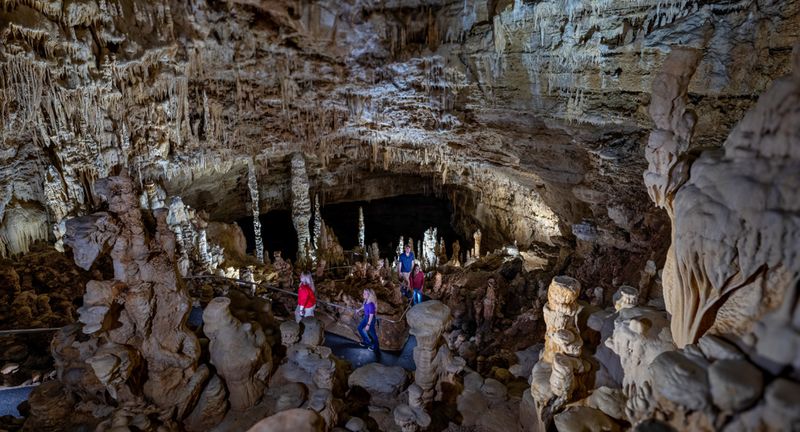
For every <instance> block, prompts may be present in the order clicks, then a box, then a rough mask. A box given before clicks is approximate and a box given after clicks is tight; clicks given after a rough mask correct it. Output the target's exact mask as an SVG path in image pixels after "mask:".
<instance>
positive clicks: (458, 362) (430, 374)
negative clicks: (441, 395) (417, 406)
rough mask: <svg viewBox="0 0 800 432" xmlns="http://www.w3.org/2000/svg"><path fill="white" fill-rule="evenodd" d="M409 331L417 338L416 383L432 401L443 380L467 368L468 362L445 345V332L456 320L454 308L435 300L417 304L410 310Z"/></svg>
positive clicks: (428, 400) (427, 398)
mask: <svg viewBox="0 0 800 432" xmlns="http://www.w3.org/2000/svg"><path fill="white" fill-rule="evenodd" d="M406 319H407V321H408V325H409V332H410V333H411V334H412V335H414V336H415V337H416V340H417V346H416V347H414V364H415V365H416V370H415V371H414V383H415V384H416V385H417V386H419V388H420V389H421V390H422V395H421V397H422V400H423V401H425V403H427V402H430V401H432V400H433V399H434V398H435V397H436V395H437V392H438V386H439V385H440V383H441V382H442V381H443V380H447V379H451V380H452V379H453V377H454V375H455V374H457V373H458V372H459V371H460V370H461V369H462V368H463V367H464V361H463V359H460V358H458V357H454V356H453V354H452V353H451V352H450V350H449V349H448V348H447V345H445V344H443V340H442V333H443V332H444V330H445V329H447V327H448V325H449V324H450V320H451V319H452V318H451V316H450V308H448V307H447V306H446V305H444V304H443V303H441V302H439V301H436V300H431V301H426V302H422V303H419V304H417V305H416V306H414V307H413V308H411V310H409V311H408V315H407V318H406Z"/></svg>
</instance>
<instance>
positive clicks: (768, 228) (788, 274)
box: [645, 49, 800, 346]
mask: <svg viewBox="0 0 800 432" xmlns="http://www.w3.org/2000/svg"><path fill="white" fill-rule="evenodd" d="M700 59H701V56H700V53H699V52H697V51H694V50H677V49H676V50H673V52H671V53H670V55H669V57H668V59H667V61H666V62H665V63H664V69H663V70H662V72H661V73H660V74H659V76H658V78H657V80H656V83H655V84H654V86H655V87H654V89H656V90H654V93H653V100H652V103H651V108H650V113H651V115H652V117H653V120H654V121H655V124H656V127H657V130H655V131H654V132H653V133H652V134H651V136H650V143H649V144H648V149H647V153H646V154H647V157H648V160H650V167H649V169H648V172H647V173H646V174H645V183H646V184H648V185H650V194H651V197H652V198H653V199H654V201H655V202H656V204H658V205H660V206H663V207H665V208H666V209H667V210H668V213H669V215H670V218H671V220H672V245H671V247H670V250H669V251H668V253H667V260H666V264H665V267H664V276H663V279H664V299H665V301H666V305H667V309H668V310H669V311H670V313H671V314H672V316H673V320H672V334H673V337H674V338H675V341H676V343H677V344H678V345H679V346H683V345H685V344H688V343H692V342H695V341H696V340H697V338H698V337H700V336H701V335H702V334H703V333H704V332H706V331H707V330H709V329H711V331H713V332H717V333H727V334H733V335H739V336H743V335H744V334H746V333H748V332H750V331H752V330H753V323H754V322H755V321H757V320H758V319H759V318H760V317H761V316H763V315H764V313H765V312H767V311H769V310H770V309H774V308H775V307H776V306H777V305H778V304H780V302H781V299H783V298H784V296H785V295H786V293H787V292H789V291H790V290H791V289H792V287H793V286H794V285H795V284H796V283H797V280H798V277H800V267H798V265H797V260H794V259H792V258H791V257H793V256H795V255H796V254H797V245H798V243H797V242H795V241H791V240H789V241H787V240H783V239H794V238H797V237H798V235H800V234H798V232H800V227H798V226H797V223H796V221H795V219H796V217H795V216H796V215H797V214H798V212H800V208H798V207H797V206H796V203H797V202H800V201H799V200H796V199H787V197H789V196H791V194H792V193H794V192H793V191H795V190H797V187H798V184H797V182H798V181H800V178H798V176H797V175H796V173H797V167H798V158H799V157H798V154H797V150H796V147H797V145H796V144H797V143H796V142H795V141H796V139H795V138H792V137H793V136H796V135H797V132H798V131H797V124H798V121H797V114H796V113H794V112H793V111H791V110H789V109H787V108H785V107H787V106H791V105H793V104H796V103H797V100H798V97H799V96H798V94H800V93H798V92H799V90H798V89H800V81H798V80H797V79H796V78H791V77H789V78H784V79H782V80H780V81H778V82H777V83H776V84H775V85H774V86H773V87H772V88H771V89H770V90H769V91H768V92H767V93H765V94H764V95H763V96H762V97H761V99H760V100H759V102H758V104H757V105H756V106H755V108H754V109H753V110H751V111H750V112H748V113H747V114H746V115H745V117H744V119H743V120H742V121H741V122H740V123H739V124H738V125H737V126H736V127H735V128H734V130H733V131H732V132H731V135H730V137H729V138H728V139H727V140H726V141H725V143H724V144H723V148H722V150H720V151H706V152H703V153H702V154H701V155H700V156H699V157H697V158H696V160H694V161H691V160H690V159H689V155H688V154H687V151H688V149H689V147H690V146H691V143H692V140H693V139H694V126H695V122H696V118H697V117H696V114H694V113H693V112H692V111H690V110H688V109H687V107H686V106H687V102H686V100H687V98H686V91H687V87H688V85H689V82H690V79H691V77H692V75H693V74H694V70H695V67H696V65H697V64H698V62H699V61H700ZM795 67H796V69H800V64H796V65H795ZM776 179H780V180H779V181H777V183H776ZM744 196H747V199H743V197H744ZM763 239H770V240H767V241H763ZM773 239H774V240H773Z"/></svg>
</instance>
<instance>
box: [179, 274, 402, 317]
mask: <svg viewBox="0 0 800 432" xmlns="http://www.w3.org/2000/svg"><path fill="white" fill-rule="evenodd" d="M184 279H216V280H224V281H227V282H232V283H235V284H237V285H239V286H242V285H244V286H251V287H261V288H266V289H268V290H272V291H276V292H280V293H283V294H288V295H291V296H294V297H297V293H296V292H294V291H289V290H285V289H281V288H278V287H276V286H273V285H267V284H265V283H263V282H262V283H258V282H250V281H246V280H243V279H235V278H229V277H225V276H217V275H195V276H186V277H184ZM246 294H247V295H250V296H252V294H250V293H246ZM317 303H320V304H324V305H327V306H331V307H334V308H338V309H343V310H346V311H349V312H353V313H357V312H359V311H360V310H362V309H363V308H358V309H353V308H351V307H348V306H343V305H339V304H336V303H330V302H326V301H322V300H317ZM409 309H411V304H409V305H408V306H406V308H405V309H404V310H403V313H402V314H401V315H400V318H399V319H397V320H392V319H389V318H384V317H381V316H380V315H377V314H376V315H377V318H378V319H379V320H381V321H387V322H390V323H393V324H397V323H399V322H402V321H403V319H404V318H405V316H406V313H407V312H408V310H409Z"/></svg>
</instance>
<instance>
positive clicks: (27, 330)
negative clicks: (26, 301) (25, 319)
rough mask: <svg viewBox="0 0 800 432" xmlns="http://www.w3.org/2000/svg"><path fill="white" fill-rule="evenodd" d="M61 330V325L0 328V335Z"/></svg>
mask: <svg viewBox="0 0 800 432" xmlns="http://www.w3.org/2000/svg"><path fill="white" fill-rule="evenodd" d="M58 330H61V327H48V328H32V329H12V330H0V336H9V335H15V334H28V333H46V332H52V331H58Z"/></svg>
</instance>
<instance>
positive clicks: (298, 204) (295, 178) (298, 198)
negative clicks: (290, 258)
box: [291, 153, 311, 264]
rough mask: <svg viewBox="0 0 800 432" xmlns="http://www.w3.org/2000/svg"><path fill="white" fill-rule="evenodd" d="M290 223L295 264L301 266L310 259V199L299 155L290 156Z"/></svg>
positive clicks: (304, 161) (306, 179)
mask: <svg viewBox="0 0 800 432" xmlns="http://www.w3.org/2000/svg"><path fill="white" fill-rule="evenodd" d="M291 186H292V223H294V229H295V231H297V262H298V264H302V263H304V262H305V261H306V260H307V257H310V252H311V251H310V250H309V248H310V247H311V232H310V230H309V227H308V224H309V222H310V221H311V199H310V198H309V196H308V186H309V185H308V173H307V172H306V160H305V158H303V155H302V154H301V153H295V154H294V155H293V156H292V185H291Z"/></svg>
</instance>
